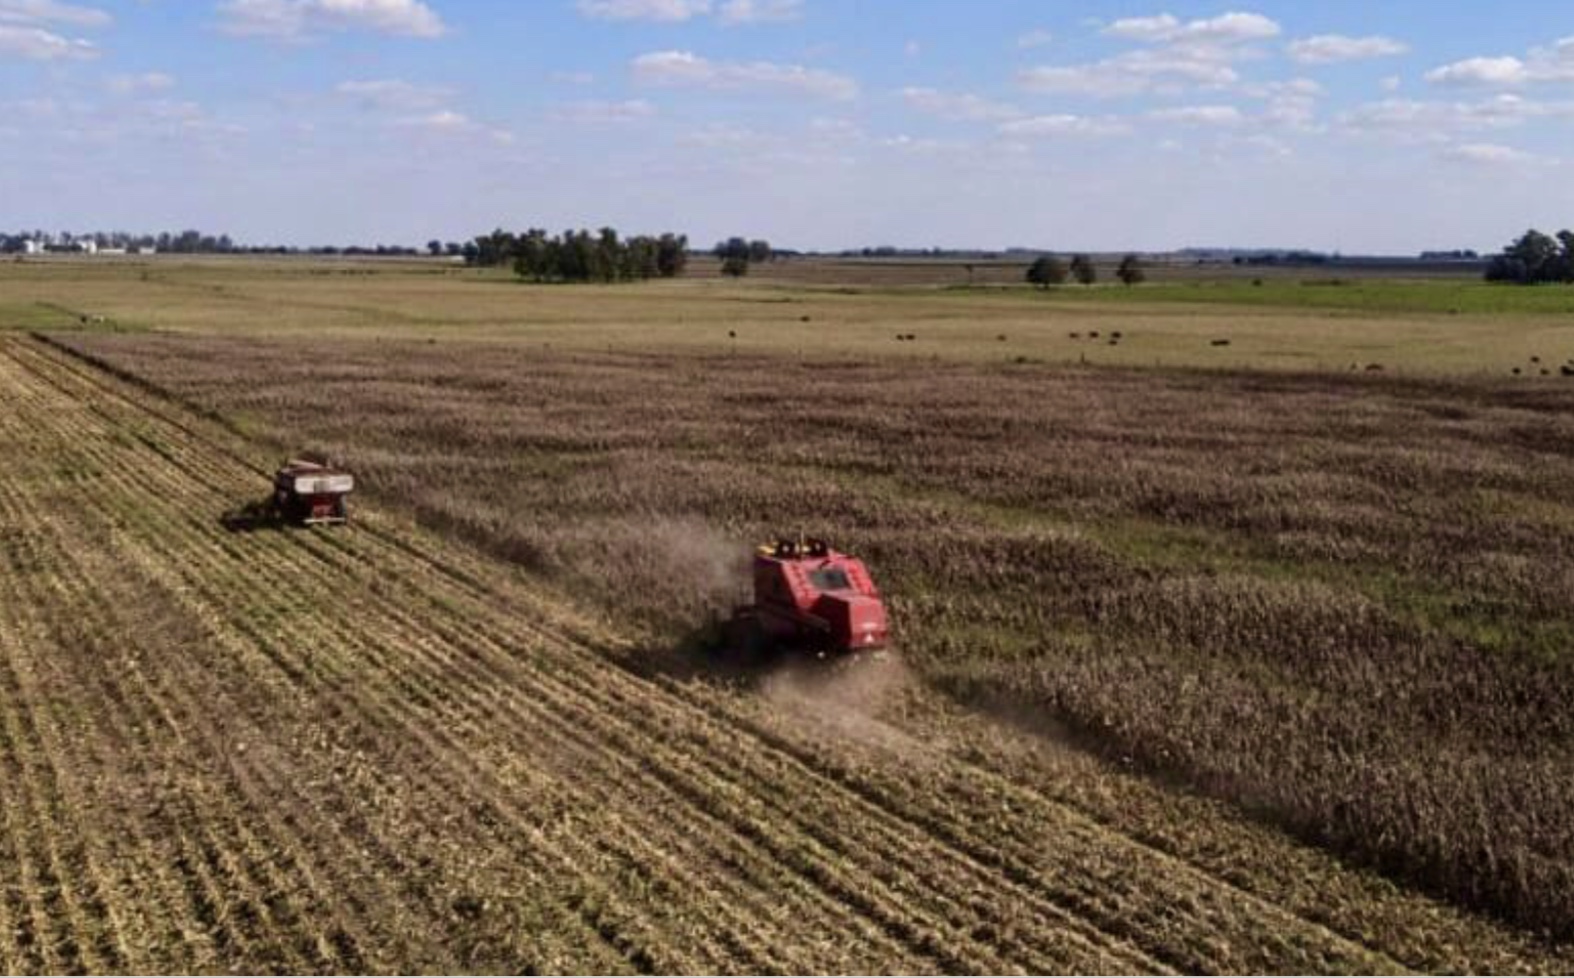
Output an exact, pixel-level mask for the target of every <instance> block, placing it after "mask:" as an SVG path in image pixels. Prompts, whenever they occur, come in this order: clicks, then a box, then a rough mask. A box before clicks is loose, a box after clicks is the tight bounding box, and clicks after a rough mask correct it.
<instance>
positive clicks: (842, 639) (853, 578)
mask: <svg viewBox="0 0 1574 978" xmlns="http://www.w3.org/2000/svg"><path fill="white" fill-rule="evenodd" d="M753 570H754V603H753V604H751V605H745V606H743V607H740V608H738V609H736V610H735V611H734V612H733V617H732V621H731V623H730V629H729V630H730V632H731V636H730V638H731V642H730V644H731V645H732V647H733V649H734V650H735V651H737V652H738V653H740V654H742V655H745V656H748V657H756V656H763V655H764V654H766V653H767V652H768V651H770V650H773V649H777V648H792V649H800V650H803V651H806V652H809V653H812V654H813V655H815V656H817V657H819V658H822V659H825V658H832V657H841V656H845V655H849V654H851V653H857V652H866V651H876V650H879V649H883V648H884V647H885V645H886V643H887V641H888V640H889V634H888V632H887V630H886V619H885V605H884V603H883V602H881V600H880V592H879V590H878V589H877V588H876V587H875V586H874V581H873V579H871V578H870V576H869V571H868V569H867V568H866V567H864V562H863V561H861V560H859V559H858V558H857V557H853V556H850V555H848V554H844V553H840V552H838V551H836V550H832V549H831V547H830V546H829V545H828V544H826V543H825V541H823V540H806V541H797V540H778V541H776V542H775V543H769V544H765V545H763V546H761V547H759V548H757V549H756V550H755V553H754V568H753Z"/></svg>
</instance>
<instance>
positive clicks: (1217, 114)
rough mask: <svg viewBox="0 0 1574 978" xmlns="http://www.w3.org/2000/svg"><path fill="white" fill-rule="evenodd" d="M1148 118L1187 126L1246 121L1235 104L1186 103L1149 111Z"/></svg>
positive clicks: (1234, 123) (1231, 124) (1219, 124)
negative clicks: (1171, 107) (1172, 107)
mask: <svg viewBox="0 0 1574 978" xmlns="http://www.w3.org/2000/svg"><path fill="white" fill-rule="evenodd" d="M1148 118H1150V119H1154V120H1156V121H1158V122H1176V123H1180V124H1181V125H1187V126H1238V125H1240V124H1241V123H1243V122H1245V121H1246V117H1245V116H1244V115H1242V114H1241V110H1240V109H1238V108H1236V107H1235V106H1233V105H1185V106H1181V107H1179V108H1174V109H1157V110H1155V111H1153V112H1149V113H1148Z"/></svg>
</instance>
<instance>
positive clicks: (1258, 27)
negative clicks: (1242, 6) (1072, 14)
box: [1104, 11, 1280, 44]
mask: <svg viewBox="0 0 1574 978" xmlns="http://www.w3.org/2000/svg"><path fill="white" fill-rule="evenodd" d="M1104 33H1105V34H1108V35H1110V36H1111V37H1120V38H1125V39H1126V40H1128V41H1143V42H1146V43H1150V44H1175V43H1185V44H1240V43H1244V42H1248V41H1263V40H1267V39H1268V38H1271V37H1278V36H1279V33H1280V27H1279V25H1278V24H1277V23H1276V22H1275V21H1273V20H1271V19H1269V18H1267V17H1264V16H1263V15H1262V14H1254V13H1242V12H1239V11H1232V12H1230V13H1226V14H1220V15H1219V16H1217V17H1209V18H1205V19H1201V20H1191V21H1185V22H1183V21H1181V20H1180V19H1179V18H1177V17H1175V16H1174V15H1173V14H1159V15H1157V16H1154V17H1126V18H1122V19H1121V20H1117V21H1115V22H1114V23H1112V24H1110V25H1109V26H1108V27H1105V28H1104Z"/></svg>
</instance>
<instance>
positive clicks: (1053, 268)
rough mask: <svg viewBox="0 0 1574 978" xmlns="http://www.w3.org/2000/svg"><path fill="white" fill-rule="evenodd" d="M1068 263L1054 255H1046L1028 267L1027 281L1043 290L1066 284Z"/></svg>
mask: <svg viewBox="0 0 1574 978" xmlns="http://www.w3.org/2000/svg"><path fill="white" fill-rule="evenodd" d="M1066 274H1067V272H1066V263H1065V262H1063V261H1061V260H1060V259H1059V258H1056V257H1055V256H1054V255H1044V256H1042V257H1040V258H1039V259H1038V260H1037V261H1035V262H1033V264H1031V265H1029V266H1028V267H1027V280H1028V281H1029V282H1031V283H1033V284H1034V285H1036V286H1038V287H1039V288H1041V289H1047V288H1049V287H1050V286H1052V285H1064V284H1065V282H1066Z"/></svg>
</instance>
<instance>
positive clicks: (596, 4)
mask: <svg viewBox="0 0 1574 978" xmlns="http://www.w3.org/2000/svg"><path fill="white" fill-rule="evenodd" d="M576 6H577V7H578V9H579V12H580V13H581V14H584V15H585V16H586V17H594V18H595V19H597V20H662V21H684V20H688V19H690V18H692V17H699V16H701V15H703V14H708V13H710V12H711V0H579V2H578V4H577V5H576Z"/></svg>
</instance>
